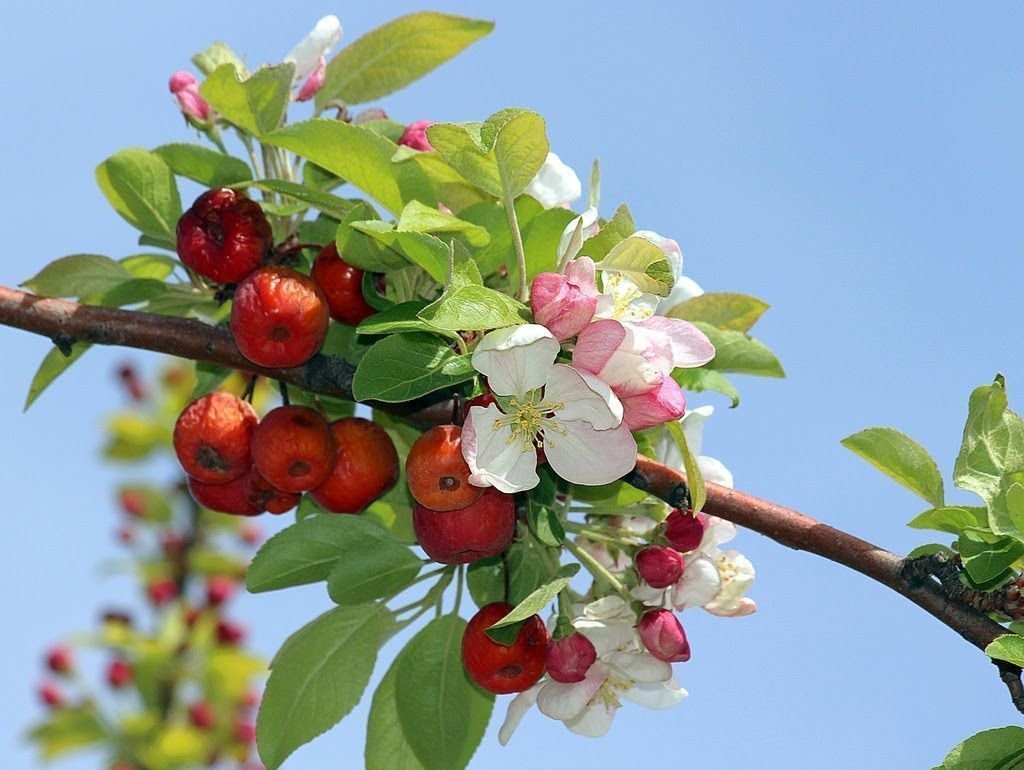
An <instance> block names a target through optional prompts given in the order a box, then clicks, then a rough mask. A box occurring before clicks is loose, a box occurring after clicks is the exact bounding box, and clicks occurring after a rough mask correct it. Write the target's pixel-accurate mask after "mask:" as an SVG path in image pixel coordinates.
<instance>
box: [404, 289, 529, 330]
mask: <svg viewBox="0 0 1024 770" xmlns="http://www.w3.org/2000/svg"><path fill="white" fill-rule="evenodd" d="M525 313H526V307H525V306H524V305H523V304H522V303H519V302H516V301H515V300H514V299H512V298H511V297H510V296H508V295H507V294H505V293H503V292H500V291H495V290H494V289H488V288H487V287H486V286H474V285H468V286H459V287H458V288H452V289H447V290H445V292H444V294H442V295H441V297H440V298H439V299H437V300H435V301H434V302H432V303H431V304H429V305H427V306H426V307H425V308H423V310H421V311H420V312H419V318H420V320H422V321H426V322H427V323H428V324H430V325H431V326H433V327H434V328H436V329H441V330H442V331H448V332H458V331H472V330H480V331H483V330H485V329H500V328H502V327H505V326H517V325H519V324H522V323H526V322H525V321H524V320H523V316H522V315H521V314H525Z"/></svg>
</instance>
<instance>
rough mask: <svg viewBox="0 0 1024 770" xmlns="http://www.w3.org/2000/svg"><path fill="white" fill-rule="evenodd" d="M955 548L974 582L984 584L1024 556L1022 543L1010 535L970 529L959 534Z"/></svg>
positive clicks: (1023, 544)
mask: <svg viewBox="0 0 1024 770" xmlns="http://www.w3.org/2000/svg"><path fill="white" fill-rule="evenodd" d="M957 550H959V552H960V556H961V558H962V559H963V562H964V569H965V570H966V571H967V575H968V576H969V577H970V578H971V580H973V581H974V582H975V583H977V584H984V583H988V582H990V581H992V580H994V579H995V578H997V577H999V576H1000V575H1002V574H1003V573H1004V572H1005V571H1006V570H1008V569H1009V568H1010V566H1011V565H1012V564H1013V563H1014V562H1015V561H1017V559H1019V558H1021V557H1022V556H1024V543H1021V542H1020V541H1019V540H1015V539H1013V538H1012V537H998V536H995V535H992V534H990V533H988V532H984V531H980V530H974V529H970V530H967V531H966V532H964V533H963V534H961V535H960V539H959V540H958V541H957Z"/></svg>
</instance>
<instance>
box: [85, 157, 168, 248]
mask: <svg viewBox="0 0 1024 770" xmlns="http://www.w3.org/2000/svg"><path fill="white" fill-rule="evenodd" d="M96 182H97V184H99V186H100V190H102V191H103V195H104V196H106V198H107V201H108V202H109V203H110V205H111V206H113V208H114V211H116V212H117V213H118V214H120V215H121V216H122V217H123V218H124V219H125V220H126V221H127V222H128V224H130V225H132V227H135V228H136V229H137V230H139V231H141V232H142V234H143V235H146V236H148V237H149V238H151V239H152V241H153V242H154V243H157V244H159V245H161V246H165V247H166V248H168V249H170V250H171V251H173V250H174V248H175V243H176V240H177V238H176V236H175V229H176V228H177V226H178V219H179V218H180V217H181V197H180V196H179V195H178V185H177V183H176V182H175V181H174V172H173V171H171V169H170V167H169V166H168V165H167V164H166V163H164V161H163V160H161V159H160V158H159V157H157V156H156V155H154V154H153V153H151V152H149V151H148V150H142V149H139V148H129V149H127V150H121V151H120V152H116V153H114V154H113V155H111V156H110V157H109V158H107V159H106V160H105V161H103V162H102V163H101V164H100V165H99V166H97V167H96Z"/></svg>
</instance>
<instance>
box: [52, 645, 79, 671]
mask: <svg viewBox="0 0 1024 770" xmlns="http://www.w3.org/2000/svg"><path fill="white" fill-rule="evenodd" d="M46 667H47V668H48V669H50V671H52V672H53V673H55V674H68V673H70V672H71V669H73V668H74V667H75V654H74V652H72V650H71V648H70V647H68V646H66V645H63V644H60V645H58V646H56V647H54V648H52V649H51V650H50V651H49V652H47V653H46Z"/></svg>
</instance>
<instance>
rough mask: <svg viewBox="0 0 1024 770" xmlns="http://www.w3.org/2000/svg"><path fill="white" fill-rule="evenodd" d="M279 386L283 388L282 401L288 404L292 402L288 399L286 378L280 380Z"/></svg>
mask: <svg viewBox="0 0 1024 770" xmlns="http://www.w3.org/2000/svg"><path fill="white" fill-rule="evenodd" d="M277 386H278V387H279V388H280V389H281V403H282V404H284V405H285V406H288V405H289V404H290V403H291V402H290V401H289V400H288V385H287V383H285V381H284V380H278V381H277Z"/></svg>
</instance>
